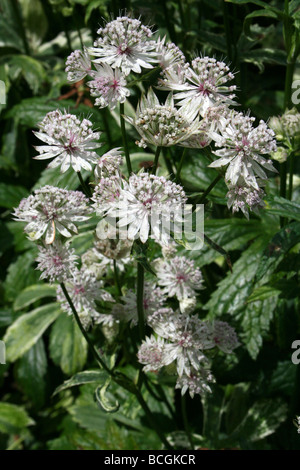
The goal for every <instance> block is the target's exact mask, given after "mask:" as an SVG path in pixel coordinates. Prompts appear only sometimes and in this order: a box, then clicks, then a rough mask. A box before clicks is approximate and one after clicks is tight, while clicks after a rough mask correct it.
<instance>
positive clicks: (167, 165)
mask: <svg viewBox="0 0 300 470" xmlns="http://www.w3.org/2000/svg"><path fill="white" fill-rule="evenodd" d="M162 154H163V159H164V162H165V165H166V167H167V170H168V172H169V178H172V177H173V176H174V171H173V167H172V163H171V160H170V157H169V155H167V154H166V151H163V152H162Z"/></svg>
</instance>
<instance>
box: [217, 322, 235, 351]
mask: <svg viewBox="0 0 300 470" xmlns="http://www.w3.org/2000/svg"><path fill="white" fill-rule="evenodd" d="M211 336H212V341H213V343H214V344H213V345H214V346H216V347H217V348H219V349H220V350H221V351H223V352H224V353H226V354H231V353H232V351H233V350H234V349H235V348H237V347H238V346H239V344H240V343H239V341H238V338H237V335H236V332H235V330H234V329H233V328H232V327H231V326H230V325H229V324H228V323H227V322H224V321H214V322H213V324H212V326H211Z"/></svg>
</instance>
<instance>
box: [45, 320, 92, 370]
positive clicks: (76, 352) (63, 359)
mask: <svg viewBox="0 0 300 470" xmlns="http://www.w3.org/2000/svg"><path fill="white" fill-rule="evenodd" d="M50 356H51V358H52V359H53V361H54V363H55V364H57V365H59V366H60V367H61V369H62V371H63V372H64V373H65V374H67V375H73V374H75V373H76V372H78V371H79V370H80V369H82V367H83V366H84V364H85V362H86V358H87V342H86V340H85V338H84V337H83V335H82V333H81V331H80V330H79V328H78V326H77V324H76V323H75V321H74V318H73V317H72V316H70V315H67V314H66V313H65V312H64V313H62V314H61V316H60V317H59V318H58V320H57V321H56V322H55V324H54V325H53V327H52V330H51V334H50Z"/></svg>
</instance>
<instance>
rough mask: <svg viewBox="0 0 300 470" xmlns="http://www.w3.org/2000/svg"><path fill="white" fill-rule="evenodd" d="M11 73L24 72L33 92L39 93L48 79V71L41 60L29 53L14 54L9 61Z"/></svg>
mask: <svg viewBox="0 0 300 470" xmlns="http://www.w3.org/2000/svg"><path fill="white" fill-rule="evenodd" d="M9 66H10V74H11V75H13V77H14V78H15V77H17V76H18V75H20V74H22V75H23V77H24V79H25V80H26V82H27V83H28V85H29V87H30V88H31V90H32V92H33V93H37V92H38V90H39V88H40V86H41V85H42V83H43V82H44V81H45V80H46V72H45V69H44V67H43V65H42V63H41V62H39V61H38V60H36V59H34V58H33V57H29V56H27V55H13V56H12V57H11V59H10V61H9Z"/></svg>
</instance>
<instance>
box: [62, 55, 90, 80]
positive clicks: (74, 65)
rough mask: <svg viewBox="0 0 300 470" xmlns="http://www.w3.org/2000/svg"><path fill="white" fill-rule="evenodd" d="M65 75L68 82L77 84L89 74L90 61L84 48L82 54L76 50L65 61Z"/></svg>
mask: <svg viewBox="0 0 300 470" xmlns="http://www.w3.org/2000/svg"><path fill="white" fill-rule="evenodd" d="M66 73H67V74H68V81H69V82H72V83H76V82H79V80H82V79H83V78H84V77H86V76H87V75H89V74H90V73H91V59H90V56H89V54H88V51H87V49H86V48H84V50H83V52H82V51H80V50H76V51H74V52H72V54H70V55H69V57H68V58H67V61H66Z"/></svg>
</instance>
